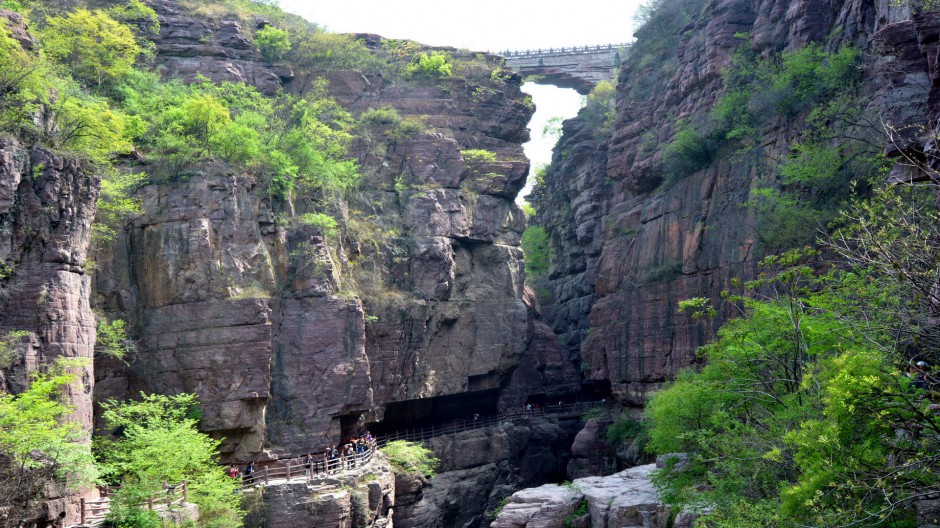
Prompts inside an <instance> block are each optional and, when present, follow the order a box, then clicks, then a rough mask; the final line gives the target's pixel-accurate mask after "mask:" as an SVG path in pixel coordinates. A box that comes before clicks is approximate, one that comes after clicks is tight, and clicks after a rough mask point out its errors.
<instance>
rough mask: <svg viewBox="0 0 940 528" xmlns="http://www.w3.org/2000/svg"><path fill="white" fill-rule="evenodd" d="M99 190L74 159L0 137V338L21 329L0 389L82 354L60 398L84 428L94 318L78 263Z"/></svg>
mask: <svg viewBox="0 0 940 528" xmlns="http://www.w3.org/2000/svg"><path fill="white" fill-rule="evenodd" d="M98 189H99V180H98V177H97V176H96V175H95V174H94V173H93V172H92V171H91V170H89V169H88V168H87V167H86V166H84V165H83V164H82V163H81V162H79V161H77V160H74V159H68V158H64V157H62V156H59V155H57V154H55V153H53V152H51V151H49V150H46V149H44V148H27V147H24V146H22V145H19V144H18V143H17V142H15V141H13V140H10V139H0V314H2V317H0V337H4V338H5V337H6V336H7V335H8V332H12V331H24V332H28V335H27V336H24V337H21V338H17V343H16V346H15V348H17V352H18V354H17V356H16V357H15V358H14V363H13V366H12V369H11V370H10V371H7V372H5V374H6V375H5V376H4V379H3V380H2V381H3V382H4V383H5V384H6V386H5V387H4V389H5V391H12V392H14V393H15V392H17V391H19V390H22V389H23V388H25V385H24V383H25V381H26V375H27V373H28V372H31V371H34V370H36V369H37V368H39V367H40V366H43V365H49V364H51V363H53V362H54V361H55V360H56V359H58V358H81V359H84V360H86V361H85V362H84V363H82V364H81V365H80V366H78V367H76V368H77V369H78V372H79V374H80V375H79V378H80V381H81V383H79V384H73V385H71V386H70V387H69V388H68V389H66V390H67V391H68V392H67V395H66V401H67V402H68V403H69V404H70V405H72V406H73V407H74V413H73V419H74V420H75V421H77V422H78V423H81V424H82V425H84V426H85V427H87V428H89V429H90V427H91V419H92V407H91V405H92V399H91V391H92V386H93V381H94V380H93V377H92V364H91V357H92V354H93V352H94V346H95V318H94V315H93V314H92V311H91V306H90V304H89V299H90V288H91V281H90V278H89V276H88V275H87V274H86V273H85V264H86V260H87V248H88V244H89V241H90V239H91V224H92V220H93V219H94V214H95V201H96V200H97V198H98Z"/></svg>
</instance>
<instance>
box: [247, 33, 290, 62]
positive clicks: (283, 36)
mask: <svg viewBox="0 0 940 528" xmlns="http://www.w3.org/2000/svg"><path fill="white" fill-rule="evenodd" d="M255 45H256V46H258V49H260V50H261V56H262V57H264V58H265V60H268V61H272V62H273V61H278V60H281V59H282V58H284V55H285V54H286V53H287V52H288V51H289V50H290V36H289V34H288V33H287V31H285V30H283V29H278V28H276V27H274V26H271V25H268V26H264V27H263V28H261V29H259V30H258V31H255Z"/></svg>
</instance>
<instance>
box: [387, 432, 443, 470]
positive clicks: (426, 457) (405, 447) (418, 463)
mask: <svg viewBox="0 0 940 528" xmlns="http://www.w3.org/2000/svg"><path fill="white" fill-rule="evenodd" d="M382 451H383V452H384V453H385V454H386V455H388V459H389V462H391V464H392V468H394V469H396V470H398V471H401V472H405V473H419V474H421V475H423V476H424V477H426V478H431V477H433V476H434V472H435V471H436V470H437V467H438V466H439V465H440V462H441V461H440V460H438V459H437V458H435V457H434V453H433V452H432V451H431V450H430V449H428V448H426V447H424V446H423V445H421V444H418V443H414V442H406V441H405V440H396V441H394V442H389V443H388V444H387V445H386V446H385V447H383V448H382Z"/></svg>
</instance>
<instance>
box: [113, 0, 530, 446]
mask: <svg viewBox="0 0 940 528" xmlns="http://www.w3.org/2000/svg"><path fill="white" fill-rule="evenodd" d="M154 7H155V8H156V9H157V11H158V13H159V14H160V17H161V23H162V24H163V25H162V29H161V35H160V38H159V39H158V40H157V42H156V43H157V46H158V61H159V63H160V68H161V69H162V70H163V71H164V72H165V73H166V74H167V75H168V76H170V75H182V76H184V77H186V76H194V75H196V74H203V75H205V76H208V77H210V78H211V79H213V80H219V81H222V80H244V81H247V82H254V83H255V84H256V86H258V87H259V89H261V90H262V91H270V90H268V88H269V85H268V81H269V80H270V77H269V76H266V74H264V71H274V69H276V68H274V67H273V66H270V65H265V64H264V63H263V62H261V61H260V59H258V57H257V56H255V55H253V54H254V53H255V52H254V50H253V49H249V48H245V47H244V46H243V39H244V35H245V33H246V32H247V31H248V30H250V29H251V28H250V27H248V26H250V25H251V24H250V23H245V22H239V23H235V22H227V21H225V20H218V21H207V20H202V19H197V18H194V17H192V16H191V15H187V14H185V13H184V12H183V11H182V10H181V9H180V7H179V6H178V4H176V3H175V2H172V1H169V0H161V1H159V2H155V3H154ZM239 35H241V36H239ZM363 38H364V39H365V40H366V43H367V45H369V46H372V47H378V46H380V40H379V38H378V37H375V36H370V35H365V36H363ZM232 43H234V44H232ZM240 43H241V44H240ZM452 52H453V53H455V54H456V55H458V56H462V57H463V58H465V59H474V60H483V61H488V62H489V64H490V66H489V67H490V68H493V67H495V65H496V64H497V59H496V58H495V57H492V56H488V57H487V56H480V57H483V58H482V59H481V58H480V57H478V56H477V55H476V54H471V53H468V52H457V51H455V50H454V51H452ZM250 72H254V73H250ZM235 73H239V75H240V76H238V75H236V76H235V77H233V75H235ZM320 76H325V77H326V78H327V80H328V81H329V83H330V91H331V92H332V93H333V95H334V96H335V97H336V98H337V100H338V101H340V103H342V104H343V105H344V106H346V107H347V108H348V109H349V110H350V111H351V112H352V113H354V114H358V113H360V112H363V111H365V110H366V109H369V108H382V107H392V108H395V109H396V110H397V112H398V113H399V114H400V115H401V116H402V117H404V118H416V119H419V120H420V122H421V123H422V127H423V128H425V129H426V130H425V131H424V132H421V133H416V134H410V135H405V136H398V135H393V134H388V133H387V132H388V131H387V130H383V129H381V127H377V128H374V129H371V130H369V131H368V133H365V132H364V133H362V134H360V135H359V139H357V143H356V145H354V147H353V149H352V155H353V156H354V157H355V158H357V160H358V161H359V163H360V166H361V173H362V175H363V184H362V186H361V190H360V191H358V192H356V193H354V194H353V195H352V196H351V197H349V199H348V203H344V204H340V205H338V206H332V207H331V208H330V210H328V211H324V210H323V209H322V206H315V205H312V202H311V201H308V200H306V199H304V198H302V197H301V199H298V200H296V201H295V202H294V203H285V202H281V201H279V200H277V199H272V198H271V197H270V196H269V195H268V194H267V192H266V191H265V190H264V189H263V186H262V185H259V184H258V182H256V181H255V179H254V177H252V176H249V175H247V174H245V173H243V172H242V171H239V170H238V168H237V167H226V166H223V165H218V164H208V165H206V166H204V167H202V168H201V169H200V170H199V171H198V172H194V173H193V174H190V175H187V176H186V177H183V178H179V179H177V180H175V181H172V182H167V183H152V184H149V185H147V186H145V187H144V188H143V189H141V191H140V193H139V194H140V196H141V197H142V199H143V210H144V213H143V215H142V216H141V217H140V218H138V219H136V221H135V222H134V223H133V225H132V226H131V227H130V228H129V229H128V230H127V231H126V232H125V233H122V234H121V236H119V237H118V239H117V240H116V241H115V242H114V243H112V244H109V245H108V246H107V247H100V248H97V253H98V256H97V257H96V259H97V260H98V262H99V266H98V270H99V271H98V273H97V275H96V282H95V286H96V303H97V305H98V306H100V307H101V309H103V310H104V311H106V312H107V313H108V314H109V316H112V317H122V318H125V319H127V320H128V321H130V323H131V327H132V331H133V334H134V335H135V336H138V337H140V345H141V346H140V349H139V351H138V355H137V357H136V358H135V359H134V360H133V361H132V362H131V366H130V368H129V369H121V368H117V366H116V365H110V366H109V365H107V364H106V362H105V361H101V362H99V363H100V364H99V367H100V368H99V372H98V376H99V391H98V393H97V394H96V396H97V397H98V398H106V397H126V396H128V395H132V394H134V393H136V392H137V391H139V390H145V391H155V392H164V393H177V392H181V391H186V392H195V393H196V394H198V395H199V397H200V401H201V402H202V405H203V411H204V420H203V427H204V428H205V429H206V430H207V431H209V432H211V433H212V434H213V435H215V436H217V437H220V438H221V437H224V438H225V443H224V446H223V449H224V454H225V456H226V457H227V458H230V459H233V460H244V459H247V458H250V457H255V456H258V455H259V453H261V452H262V451H264V450H268V451H269V452H270V454H271V455H272V456H276V455H278V453H281V454H283V453H300V452H306V451H307V450H310V449H319V448H322V447H323V446H324V445H326V444H328V443H333V442H337V441H338V440H339V439H340V437H341V435H348V434H351V433H353V432H354V431H356V430H357V429H358V428H359V427H361V426H362V425H363V424H364V423H366V422H368V421H374V420H380V419H382V417H383V413H384V405H385V404H386V403H389V402H396V401H403V400H410V399H415V398H426V397H436V396H444V395H453V394H459V393H464V392H473V391H479V390H494V389H499V388H500V387H501V386H503V385H504V384H505V383H506V382H507V381H508V379H509V376H510V374H511V373H512V371H513V369H514V368H515V367H516V365H517V364H518V363H519V360H520V358H521V357H522V355H523V352H524V350H525V347H526V342H527V340H528V333H527V328H528V310H527V307H526V305H525V303H524V302H523V284H524V271H523V265H522V253H521V250H520V249H519V243H520V238H521V233H522V231H523V229H524V227H525V219H524V215H523V214H522V212H521V210H520V209H519V208H518V207H517V206H516V205H515V203H514V198H515V196H516V194H517V193H518V192H519V190H520V189H521V187H522V185H523V184H524V180H525V175H526V172H527V170H528V162H527V160H526V159H525V157H524V155H523V153H522V148H521V143H522V142H523V141H525V140H526V139H527V138H528V132H527V130H526V128H525V126H526V124H527V122H528V119H529V117H530V115H531V112H532V108H531V107H530V106H529V105H527V104H526V103H525V101H524V99H523V94H522V93H521V91H520V89H519V86H520V83H521V79H520V78H519V77H518V76H509V77H508V79H506V80H505V81H500V82H502V86H501V89H500V90H495V89H492V88H489V87H488V86H487V87H484V86H481V85H480V84H479V83H480V82H483V83H486V84H489V83H491V81H490V75H489V70H487V72H486V73H485V75H481V78H480V80H479V81H471V80H468V79H466V78H462V77H459V76H455V77H453V78H449V79H442V80H439V81H437V80H428V81H414V82H412V83H411V84H410V85H407V86H406V85H403V84H402V82H401V81H400V80H391V79H384V78H383V77H382V76H381V75H368V76H365V75H363V74H361V73H359V72H353V71H348V72H346V71H330V72H316V71H304V72H303V74H302V75H301V76H298V77H297V78H296V79H294V78H293V76H286V75H282V76H280V77H278V79H279V80H278V86H280V83H282V82H286V84H284V88H285V89H286V90H288V91H291V92H296V93H304V92H305V91H306V90H307V88H308V83H309V82H313V81H314V80H315V79H316V78H318V77H320ZM259 79H262V80H261V81H259ZM462 149H487V150H489V151H491V152H493V153H495V154H496V157H497V159H496V160H495V161H492V162H490V161H487V162H485V163H484V164H483V165H482V166H473V167H471V166H468V164H467V163H466V162H465V160H464V158H463V156H462V155H461V150H462ZM143 168H144V170H146V169H147V167H146V166H144V167H143ZM318 207H320V209H317V208H318ZM305 212H327V213H328V214H331V215H333V216H334V217H336V218H337V219H339V220H340V223H341V226H342V228H341V230H340V234H339V235H336V236H332V237H331V236H327V235H324V234H323V233H321V232H320V231H319V230H318V229H315V228H313V227H308V226H303V225H299V224H298V223H296V222H292V221H291V218H292V217H293V216H295V215H297V214H301V213H305Z"/></svg>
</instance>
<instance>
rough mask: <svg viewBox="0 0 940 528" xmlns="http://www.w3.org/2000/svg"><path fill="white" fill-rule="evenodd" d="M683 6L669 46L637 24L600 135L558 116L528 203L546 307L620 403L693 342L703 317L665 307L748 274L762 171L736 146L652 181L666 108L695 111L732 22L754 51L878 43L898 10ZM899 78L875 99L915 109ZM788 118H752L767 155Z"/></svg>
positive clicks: (841, 4)
mask: <svg viewBox="0 0 940 528" xmlns="http://www.w3.org/2000/svg"><path fill="white" fill-rule="evenodd" d="M688 9H689V12H690V13H691V14H692V20H691V22H688V23H677V24H676V25H674V27H673V31H675V34H674V35H673V36H670V37H669V38H673V39H675V41H676V42H678V46H677V47H671V46H668V47H663V48H660V49H659V50H658V51H655V52H654V53H651V52H649V51H648V50H651V49H654V46H655V45H654V44H648V43H655V42H656V39H663V38H664V36H663V35H657V34H652V33H651V31H653V30H652V29H649V28H646V29H641V30H640V31H638V32H637V35H636V37H637V39H638V41H637V43H636V44H634V46H633V51H632V52H631V53H632V54H633V55H631V56H630V57H628V58H627V60H626V61H625V62H624V64H623V67H622V70H621V75H620V79H619V86H618V97H617V118H616V122H615V123H614V126H613V131H612V133H611V134H610V135H609V136H606V137H597V134H596V133H593V131H592V130H587V129H585V127H584V124H583V123H581V122H579V121H569V122H567V123H566V124H565V128H564V136H563V138H562V140H561V143H560V144H559V146H558V147H557V149H556V154H555V155H556V157H555V160H554V163H553V168H552V170H551V172H550V175H549V176H548V177H547V179H546V182H547V183H546V190H545V191H544V193H543V195H544V199H543V200H544V202H545V203H544V204H540V208H539V209H540V210H539V217H538V222H539V223H540V224H541V225H543V226H544V227H546V228H547V229H548V230H549V232H550V233H551V237H552V241H553V246H554V247H553V249H554V254H553V258H554V260H553V263H552V269H551V272H550V277H549V279H548V281H547V284H546V287H547V288H548V290H549V291H550V292H551V295H550V296H549V298H548V299H543V300H542V303H543V306H544V310H545V315H546V319H547V321H548V322H549V324H550V325H551V326H552V328H553V329H554V330H555V332H556V333H558V334H560V335H562V336H563V338H562V339H563V341H564V343H565V344H566V346H567V347H568V349H569V350H570V351H571V353H572V355H573V356H575V357H580V359H581V361H582V362H583V365H584V371H585V372H586V375H587V378H588V380H590V381H594V382H597V383H600V384H603V385H606V384H607V383H609V384H610V387H611V390H612V392H613V393H614V394H615V395H616V396H617V397H618V399H620V400H621V401H623V402H625V403H630V404H642V403H643V401H644V400H645V399H646V397H647V396H648V395H649V394H650V392H651V391H653V390H655V389H656V388H657V387H659V386H660V384H661V383H662V382H663V381H665V380H666V379H669V378H670V377H671V376H672V375H674V374H675V373H676V372H677V370H678V369H680V368H682V367H684V366H687V365H689V364H690V363H691V362H692V361H693V360H694V357H695V350H696V349H697V348H698V347H699V346H700V345H702V344H703V343H704V340H705V337H706V332H705V330H706V329H705V328H704V327H703V325H701V324H700V323H698V322H694V321H692V320H691V319H690V318H689V317H688V315H686V314H680V313H679V312H678V303H679V301H680V300H683V299H687V298H690V297H699V296H700V297H708V298H712V299H714V300H716V301H717V298H718V292H720V291H721V290H723V289H726V288H727V287H728V286H729V282H730V279H731V278H733V277H741V278H744V279H746V278H748V277H750V276H752V274H753V273H754V269H755V267H756V262H757V261H758V260H759V258H760V256H761V255H760V251H761V250H760V247H759V244H758V241H757V238H756V231H755V227H754V226H755V219H754V217H753V211H752V210H749V209H748V208H747V207H746V206H745V205H744V204H745V203H746V202H747V199H748V196H749V193H750V191H751V190H752V189H753V188H754V187H755V186H756V185H757V182H758V179H759V178H760V177H761V176H766V175H764V174H761V172H760V171H759V170H757V169H755V168H754V167H753V166H752V165H751V164H748V163H747V160H730V159H722V160H717V161H716V162H715V163H713V164H712V165H711V166H709V167H708V168H706V169H704V170H701V171H699V172H697V173H696V174H693V175H691V176H689V177H687V178H685V179H682V180H680V181H678V182H676V183H675V184H674V185H662V183H663V181H664V176H665V174H664V170H663V165H662V159H661V152H662V149H661V148H660V147H661V146H662V145H664V144H668V143H669V142H670V141H671V139H672V135H673V134H674V133H675V130H676V123H677V122H679V121H680V120H689V119H692V118H694V116H696V115H702V114H704V113H706V112H708V111H709V110H710V109H711V106H712V105H713V104H714V103H715V101H716V100H717V99H718V98H719V96H720V94H721V90H722V71H723V70H724V69H726V68H727V67H728V66H729V64H730V59H731V57H732V56H733V54H734V52H735V51H736V50H737V49H738V47H739V46H740V44H741V41H740V37H739V35H742V34H746V35H748V37H749V38H750V44H751V46H752V47H753V48H754V49H756V50H757V51H758V52H759V53H765V52H769V51H771V50H782V49H799V48H801V47H803V46H805V45H806V44H807V43H810V42H816V43H820V44H822V45H823V46H825V47H827V48H829V49H836V48H837V47H838V46H839V45H841V44H852V45H855V46H858V47H860V48H861V49H862V50H863V52H866V53H879V52H880V50H877V49H875V48H873V47H872V39H873V36H874V34H875V32H876V31H877V30H878V29H880V28H883V27H885V26H886V25H888V24H890V23H892V22H896V21H898V20H899V19H902V18H903V17H904V16H905V15H909V13H908V12H906V11H905V9H903V8H900V7H897V6H892V5H889V3H888V2H882V1H875V0H847V1H824V0H786V1H783V0H721V1H717V0H708V1H705V0H702V1H700V2H697V3H694V4H689V8H688ZM660 30H661V29H660ZM644 46H646V48H644ZM651 46H653V47H651ZM637 49H646V50H647V53H646V54H645V55H644V54H642V53H637V51H636V50H637ZM640 58H642V59H643V60H640ZM650 59H652V60H650ZM869 73H870V72H869ZM911 75H913V76H917V75H922V74H918V73H912V74H911ZM910 79H913V77H911V78H910ZM897 81H898V82H899V83H901V82H902V81H901V78H900V77H899V78H898V79H897ZM882 86H883V84H882V81H881V78H880V77H878V76H876V75H869V76H868V77H867V78H866V90H868V91H870V92H872V93H877V92H878V91H879V90H880V89H881V87H882ZM905 88H906V90H905V91H904V93H903V94H902V93H900V92H898V93H894V94H892V93H891V92H890V91H888V92H885V93H884V94H883V95H879V97H878V98H876V101H880V102H876V103H875V106H876V107H878V108H875V109H874V111H875V112H882V113H885V114H892V113H894V114H904V113H906V114H916V113H917V112H918V111H919V110H918V108H920V109H922V108H923V102H924V101H925V99H926V93H925V87H922V88H920V89H919V90H918V89H917V88H916V86H915V84H914V83H913V82H910V83H906V84H905ZM908 117H909V116H908ZM921 117H922V115H921ZM799 126H801V123H800V120H799V119H795V120H788V121H783V120H780V121H779V122H777V123H773V124H772V125H771V126H770V127H768V128H767V129H765V132H764V136H763V139H762V141H761V144H762V146H763V148H764V151H765V152H766V153H767V155H768V156H769V157H770V158H774V157H780V156H783V155H785V154H786V153H787V152H788V149H789V141H790V139H792V137H793V136H794V133H795V131H797V130H798V129H799V128H798V127H799ZM725 315H726V314H722V315H721V317H719V321H718V322H719V323H720V320H721V319H722V318H723V317H724V316H725Z"/></svg>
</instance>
